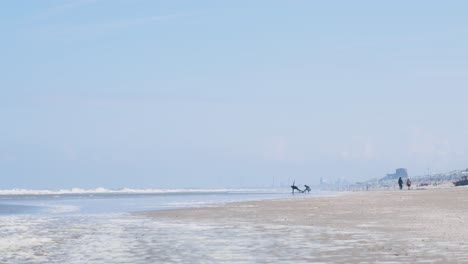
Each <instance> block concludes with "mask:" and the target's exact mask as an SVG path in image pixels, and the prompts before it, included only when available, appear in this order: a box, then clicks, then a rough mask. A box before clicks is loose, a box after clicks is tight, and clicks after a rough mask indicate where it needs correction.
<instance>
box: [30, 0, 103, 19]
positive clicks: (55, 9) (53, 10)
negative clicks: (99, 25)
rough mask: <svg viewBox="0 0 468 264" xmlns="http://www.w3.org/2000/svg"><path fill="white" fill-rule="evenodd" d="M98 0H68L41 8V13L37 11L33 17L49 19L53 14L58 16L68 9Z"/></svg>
mask: <svg viewBox="0 0 468 264" xmlns="http://www.w3.org/2000/svg"><path fill="white" fill-rule="evenodd" d="M97 1H98V0H71V1H67V2H65V3H62V4H59V5H55V6H50V7H48V8H45V9H43V10H41V11H40V12H39V13H37V14H36V15H35V16H34V17H33V18H34V19H47V18H50V17H53V16H57V15H60V14H63V13H65V12H67V11H71V10H74V9H77V8H80V7H83V6H86V5H90V4H94V3H96V2H97Z"/></svg>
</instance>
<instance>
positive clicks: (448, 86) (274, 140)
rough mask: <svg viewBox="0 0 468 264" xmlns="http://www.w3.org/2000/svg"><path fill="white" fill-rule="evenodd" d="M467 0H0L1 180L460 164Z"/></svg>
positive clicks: (182, 181) (308, 176) (241, 176)
mask: <svg viewBox="0 0 468 264" xmlns="http://www.w3.org/2000/svg"><path fill="white" fill-rule="evenodd" d="M467 12H468V3H467V2H465V1H444V2H441V1H299V0H297V1H296V0H294V1H285V0H284V1H271V0H269V1H239V0H236V1H173V0H171V1H150V0H69V1H59V0H53V1H52V0H42V1H33V0H29V1H28V0H21V1H2V2H1V3H0V22H1V23H0V32H1V41H0V52H1V53H0V54H1V60H0V71H1V72H2V75H1V78H0V120H1V126H0V179H1V181H0V188H69V187H83V188H93V187H98V186H102V187H109V188H119V187H138V188H160V187H164V188H166V187H175V188H177V187H242V186H259V185H264V184H271V182H272V179H273V177H275V178H276V179H277V181H278V180H280V179H281V180H283V181H285V180H287V179H293V178H295V179H296V180H297V182H300V183H311V184H313V183H317V182H318V179H319V178H320V177H324V178H328V179H336V178H340V177H344V178H346V179H348V180H350V181H355V180H365V179H369V178H375V177H381V176H384V175H385V174H386V173H389V172H392V171H393V170H394V169H395V168H397V167H406V168H408V170H409V173H410V175H419V174H424V173H426V172H439V171H447V170H452V169H460V168H465V167H468V151H467V149H468V141H467V140H466V135H468V124H467V122H466V118H465V115H466V114H467V113H468V104H467V103H466V100H467V98H468V89H467V84H468V74H467V73H468V37H467V36H468V16H466V13H467Z"/></svg>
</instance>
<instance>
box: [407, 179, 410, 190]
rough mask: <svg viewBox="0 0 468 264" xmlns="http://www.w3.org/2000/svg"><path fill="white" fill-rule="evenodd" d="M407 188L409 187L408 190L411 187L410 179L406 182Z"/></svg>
mask: <svg viewBox="0 0 468 264" xmlns="http://www.w3.org/2000/svg"><path fill="white" fill-rule="evenodd" d="M406 186H408V190H409V189H410V187H411V180H410V179H409V178H408V179H407V180H406Z"/></svg>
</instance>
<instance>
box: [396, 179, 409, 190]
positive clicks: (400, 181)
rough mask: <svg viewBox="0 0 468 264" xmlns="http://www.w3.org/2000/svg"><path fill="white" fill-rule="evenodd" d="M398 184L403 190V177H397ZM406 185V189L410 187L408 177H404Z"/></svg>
mask: <svg viewBox="0 0 468 264" xmlns="http://www.w3.org/2000/svg"><path fill="white" fill-rule="evenodd" d="M398 185H399V186H400V190H403V179H402V178H401V177H400V178H399V179H398ZM406 186H408V190H410V189H411V180H410V178H408V179H406Z"/></svg>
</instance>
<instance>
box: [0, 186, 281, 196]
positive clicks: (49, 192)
mask: <svg viewBox="0 0 468 264" xmlns="http://www.w3.org/2000/svg"><path fill="white" fill-rule="evenodd" d="M271 192H277V193H281V192H284V190H277V189H130V188H122V189H106V188H102V187H100V188H96V189H81V188H72V189H60V190H33V189H4V190H0V195H61V194H170V193H194V194H196V193H271Z"/></svg>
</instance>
